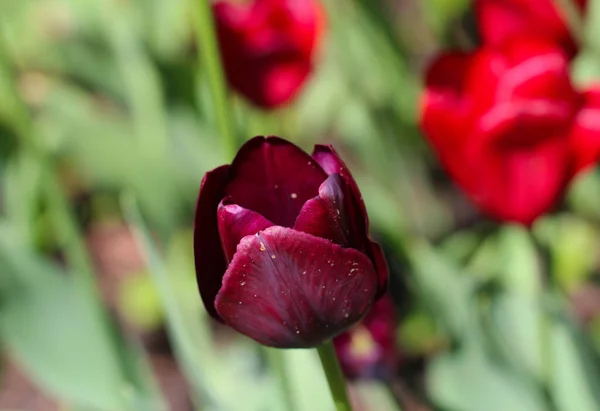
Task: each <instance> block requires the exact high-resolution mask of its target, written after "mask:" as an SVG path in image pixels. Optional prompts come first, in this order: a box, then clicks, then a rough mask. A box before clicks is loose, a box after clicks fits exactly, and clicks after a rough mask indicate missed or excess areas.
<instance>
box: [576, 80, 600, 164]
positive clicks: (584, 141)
mask: <svg viewBox="0 0 600 411" xmlns="http://www.w3.org/2000/svg"><path fill="white" fill-rule="evenodd" d="M583 97H584V105H583V107H582V108H581V109H580V110H579V113H578V114H577V117H576V120H575V124H574V127H573V130H572V131H571V136H570V140H571V147H572V151H573V155H574V157H575V159H574V166H573V174H572V175H575V174H577V173H579V172H580V171H583V170H585V169H587V168H588V167H590V166H592V165H594V164H596V163H597V162H598V160H599V159H600V87H598V86H596V87H594V88H591V89H589V90H586V91H585V92H584V94H583Z"/></svg>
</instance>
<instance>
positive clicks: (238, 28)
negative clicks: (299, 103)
mask: <svg viewBox="0 0 600 411" xmlns="http://www.w3.org/2000/svg"><path fill="white" fill-rule="evenodd" d="M213 10H214V14H215V19H216V25H217V32H218V37H219V43H220V47H221V55H222V57H223V64H224V68H225V72H226V75H227V79H228V81H229V84H230V85H231V87H232V88H233V89H235V90H236V91H237V92H238V93H240V94H241V95H243V96H244V97H246V98H247V99H248V100H250V101H251V102H253V103H254V104H256V105H258V106H260V107H264V108H274V107H277V106H280V105H282V104H285V103H288V102H289V101H290V100H292V99H293V98H294V97H295V96H296V95H297V94H298V92H299V91H300V89H301V87H302V85H303V84H304V83H305V81H306V79H307V78H308V76H309V74H310V72H311V71H312V65H313V58H314V55H315V52H316V49H317V44H318V42H319V39H320V37H321V34H322V31H323V26H324V13H323V10H322V8H321V5H320V3H319V2H318V1H317V0H249V1H245V2H241V3H240V2H239V1H237V2H236V1H232V0H219V1H217V2H216V3H215V4H214V6H213Z"/></svg>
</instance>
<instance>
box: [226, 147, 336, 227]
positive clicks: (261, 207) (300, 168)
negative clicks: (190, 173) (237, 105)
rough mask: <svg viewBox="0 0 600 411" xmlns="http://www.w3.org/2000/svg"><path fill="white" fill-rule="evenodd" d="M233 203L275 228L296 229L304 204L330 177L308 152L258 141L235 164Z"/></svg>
mask: <svg viewBox="0 0 600 411" xmlns="http://www.w3.org/2000/svg"><path fill="white" fill-rule="evenodd" d="M231 168H232V175H233V178H232V180H231V181H232V182H231V183H230V184H229V185H228V186H227V188H226V190H225V192H226V194H227V195H229V196H230V197H231V203H235V204H238V205H240V206H242V207H244V208H247V209H249V210H252V211H256V212H257V213H260V214H261V215H262V216H264V217H265V218H266V219H268V220H269V221H272V222H273V224H276V225H280V226H284V227H293V226H294V223H295V221H296V218H297V217H298V214H299V213H300V210H301V209H302V206H303V205H304V203H305V202H306V201H307V200H309V199H311V198H313V197H314V196H316V195H317V193H318V192H319V186H320V185H321V183H322V182H323V181H325V179H326V178H327V174H325V172H324V171H323V170H322V169H321V167H319V165H318V164H317V163H316V162H315V161H314V160H313V159H312V158H311V157H310V156H309V155H308V154H306V153H305V152H304V151H302V150H301V149H300V148H298V147H297V146H295V145H294V144H292V143H290V142H287V141H285V140H283V139H281V138H279V137H273V136H271V137H267V138H265V137H255V138H253V139H252V140H250V141H248V142H247V143H246V144H244V146H243V147H242V148H241V149H240V150H239V152H238V154H237V156H236V157H235V159H234V160H233V163H232V165H231Z"/></svg>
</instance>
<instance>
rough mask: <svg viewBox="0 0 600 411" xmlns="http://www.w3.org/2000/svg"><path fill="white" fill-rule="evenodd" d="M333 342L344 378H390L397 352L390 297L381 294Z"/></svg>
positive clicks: (394, 318) (396, 362)
mask: <svg viewBox="0 0 600 411" xmlns="http://www.w3.org/2000/svg"><path fill="white" fill-rule="evenodd" d="M333 343H334V345H335V349H336V352H337V355H338V358H339V360H340V364H341V366H342V369H343V371H344V374H345V375H346V377H347V378H350V379H363V378H364V379H382V380H389V379H392V378H393V377H394V376H395V375H396V371H397V367H398V365H399V361H400V355H399V351H398V348H397V345H396V312H395V307H394V303H393V301H392V299H391V297H390V296H389V295H385V296H384V297H383V298H381V299H380V300H379V301H378V302H377V303H376V304H375V305H374V306H373V308H372V309H371V311H369V313H368V314H367V316H366V317H365V318H364V319H363V320H362V321H361V322H360V323H359V324H357V325H355V326H354V327H352V328H351V329H350V330H348V331H346V332H345V333H343V334H340V335H339V336H337V337H336V338H335V339H334V340H333Z"/></svg>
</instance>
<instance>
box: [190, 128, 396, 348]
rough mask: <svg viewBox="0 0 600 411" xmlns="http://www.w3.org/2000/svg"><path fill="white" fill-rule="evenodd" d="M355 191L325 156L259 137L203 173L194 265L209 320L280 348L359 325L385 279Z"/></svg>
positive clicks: (334, 159)
mask: <svg viewBox="0 0 600 411" xmlns="http://www.w3.org/2000/svg"><path fill="white" fill-rule="evenodd" d="M368 230H369V223H368V218H367V213H366V208H365V205H364V203H363V200H362V197H361V195H360V191H359V190H358V187H357V185H356V183H355V182H354V179H353V178H352V175H351V174H350V172H349V170H348V169H347V167H346V166H345V165H344V163H343V162H342V160H341V159H340V158H339V157H338V156H337V154H336V153H335V151H334V150H333V148H332V147H331V146H315V150H314V152H313V155H312V156H309V155H308V154H306V153H305V152H303V151H302V150H301V149H300V148H298V147H297V146H295V145H293V144H292V143H289V142H287V141H285V140H283V139H280V138H278V137H268V138H264V137H256V138H254V139H252V140H250V141H248V142H247V143H246V144H245V145H244V146H243V147H242V148H241V149H240V150H239V152H238V154H237V156H236V157H235V159H234V160H233V163H232V164H231V165H224V166H221V167H218V168H216V169H214V170H212V171H209V172H208V173H206V175H205V177H204V179H203V181H202V185H201V187H200V193H199V196H198V203H197V208H196V217H195V227H194V255H195V263H196V277H197V281H198V287H199V290H200V295H201V296H202V300H203V301H204V305H205V307H206V309H207V311H208V312H209V313H210V314H211V315H212V316H213V317H215V318H217V319H219V320H222V321H223V322H224V323H225V324H227V325H229V326H230V327H232V328H234V329H235V330H237V331H239V332H240V333H242V334H245V335H247V336H248V337H250V338H253V339H254V340H256V341H258V342H260V343H262V344H264V345H268V346H273V347H279V348H305V347H314V346H317V345H319V344H321V343H323V342H324V341H327V340H328V339H330V338H333V337H334V336H336V335H338V334H339V333H341V332H343V331H344V330H346V329H348V328H349V327H351V326H353V325H354V324H356V323H357V322H358V321H359V320H360V319H362V318H363V316H364V315H365V314H366V313H367V311H368V310H369V309H370V308H371V305H372V304H373V303H374V302H375V301H377V300H378V299H379V298H380V297H381V295H382V294H383V293H384V292H385V289H386V286H387V278H388V270H387V263H386V261H385V257H384V256H383V253H382V251H381V248H380V247H379V245H377V244H376V243H374V242H373V241H371V240H370V238H369V236H368Z"/></svg>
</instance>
